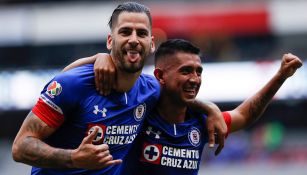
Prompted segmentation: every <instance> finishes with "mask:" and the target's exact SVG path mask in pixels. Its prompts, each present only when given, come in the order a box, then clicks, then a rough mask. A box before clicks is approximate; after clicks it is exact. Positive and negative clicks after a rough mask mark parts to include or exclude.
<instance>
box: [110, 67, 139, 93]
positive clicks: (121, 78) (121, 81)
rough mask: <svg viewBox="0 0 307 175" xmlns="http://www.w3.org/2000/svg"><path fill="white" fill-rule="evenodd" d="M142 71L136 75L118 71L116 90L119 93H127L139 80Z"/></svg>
mask: <svg viewBox="0 0 307 175" xmlns="http://www.w3.org/2000/svg"><path fill="white" fill-rule="evenodd" d="M140 74H141V71H139V72H136V73H127V72H123V71H121V70H117V74H116V76H117V80H116V87H114V89H115V90H116V91H117V92H127V91H129V90H130V89H131V88H132V87H133V86H134V83H135V82H136V80H137V79H138V78H139V76H140Z"/></svg>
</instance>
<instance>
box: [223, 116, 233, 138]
mask: <svg viewBox="0 0 307 175" xmlns="http://www.w3.org/2000/svg"><path fill="white" fill-rule="evenodd" d="M222 114H223V117H224V120H225V123H226V125H227V135H226V136H228V134H229V133H230V127H231V116H230V114H229V112H223V113H222Z"/></svg>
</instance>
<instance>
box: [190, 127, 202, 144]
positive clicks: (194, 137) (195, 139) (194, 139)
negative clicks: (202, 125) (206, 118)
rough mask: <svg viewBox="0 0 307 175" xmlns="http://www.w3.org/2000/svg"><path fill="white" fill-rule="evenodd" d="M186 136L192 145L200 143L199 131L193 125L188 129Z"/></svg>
mask: <svg viewBox="0 0 307 175" xmlns="http://www.w3.org/2000/svg"><path fill="white" fill-rule="evenodd" d="M188 138H189V141H190V143H191V144H192V145H193V146H198V145H199V144H200V131H199V130H198V129H197V128H195V127H193V128H192V129H191V130H190V131H189V134H188Z"/></svg>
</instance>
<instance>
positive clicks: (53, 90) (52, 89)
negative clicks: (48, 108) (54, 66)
mask: <svg viewBox="0 0 307 175" xmlns="http://www.w3.org/2000/svg"><path fill="white" fill-rule="evenodd" d="M61 92H62V86H61V84H60V83H58V82H57V81H53V82H51V83H50V84H49V85H48V87H47V95H48V96H49V97H51V98H54V96H57V95H59V94H60V93H61Z"/></svg>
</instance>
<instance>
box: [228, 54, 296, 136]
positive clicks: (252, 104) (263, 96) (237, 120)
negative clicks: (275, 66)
mask: <svg viewBox="0 0 307 175" xmlns="http://www.w3.org/2000/svg"><path fill="white" fill-rule="evenodd" d="M301 66H302V61H301V60H300V59H299V58H298V57H297V56H295V55H292V54H285V55H284V56H283V58H282V62H281V66H280V68H279V70H278V72H277V73H276V74H275V75H274V76H273V77H272V78H271V80H270V81H269V82H268V83H267V84H266V85H265V86H264V87H263V88H261V89H260V90H259V91H258V92H257V93H256V94H255V95H253V96H252V97H250V98H248V99H246V100H245V101H244V102H243V103H242V104H241V105H239V106H238V107H237V108H235V109H234V110H232V111H229V113H230V115H231V129H230V131H231V132H234V131H237V130H239V129H243V128H245V127H247V126H249V125H251V124H252V123H253V122H255V121H256V120H257V119H258V118H259V117H260V116H261V115H262V113H263V112H264V111H265V109H266V108H267V106H268V104H269V103H270V101H271V100H272V98H273V96H274V95H275V94H276V92H277V91H278V89H279V88H280V87H281V86H282V84H283V83H284V82H285V81H286V79H287V78H289V77H291V76H292V75H293V74H294V73H295V71H296V70H297V69H298V68H300V67H301Z"/></svg>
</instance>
